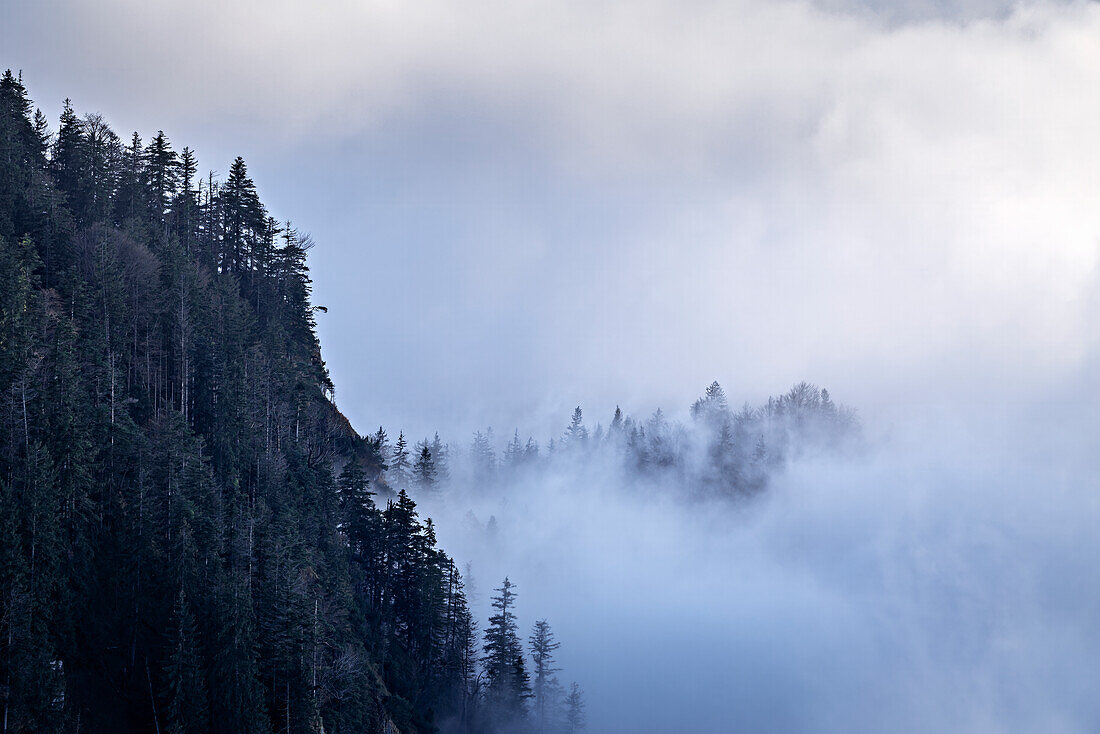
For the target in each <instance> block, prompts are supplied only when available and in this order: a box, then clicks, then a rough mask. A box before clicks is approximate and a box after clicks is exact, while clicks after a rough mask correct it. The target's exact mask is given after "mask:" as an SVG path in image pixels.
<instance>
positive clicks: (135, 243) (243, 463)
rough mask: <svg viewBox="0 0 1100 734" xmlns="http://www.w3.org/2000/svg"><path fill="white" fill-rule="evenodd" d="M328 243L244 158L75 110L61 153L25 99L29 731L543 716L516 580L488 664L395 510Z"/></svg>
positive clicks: (453, 575)
mask: <svg viewBox="0 0 1100 734" xmlns="http://www.w3.org/2000/svg"><path fill="white" fill-rule="evenodd" d="M310 246H311V245H310V241H309V238H308V237H305V236H302V235H301V234H299V233H298V232H297V231H295V230H294V228H293V227H291V226H290V225H289V224H280V223H279V222H277V221H276V220H275V219H274V218H273V217H272V216H270V215H269V214H268V212H267V210H266V209H265V207H264V206H263V204H262V203H261V202H260V199H259V197H258V195H257V192H256V188H255V186H254V184H253V182H252V181H251V179H250V178H249V176H248V171H247V169H246V167H245V164H244V162H243V161H242V160H241V159H240V158H238V159H237V160H236V161H234V162H233V164H232V166H231V167H230V171H229V175H228V178H227V180H226V181H224V182H219V181H215V180H214V179H213V177H212V176H209V177H207V179H206V180H199V179H198V178H197V163H196V159H195V155H194V153H193V152H192V151H191V150H189V149H188V148H184V149H183V150H182V151H181V152H179V153H177V152H175V151H174V150H173V148H172V146H171V144H170V143H169V140H168V138H167V137H166V136H165V135H164V134H163V133H158V134H157V135H156V136H155V137H154V138H153V139H152V140H151V141H149V142H148V143H147V144H143V143H142V141H141V139H140V138H139V137H138V135H137V134H136V133H135V134H134V135H133V136H132V137H131V138H130V140H129V141H128V142H126V143H123V141H121V140H120V139H119V137H118V136H117V135H116V134H115V133H114V132H113V131H112V130H111V129H110V127H109V126H108V125H107V124H106V123H105V122H104V120H103V119H102V118H101V117H100V116H98V115H85V116H83V117H78V116H77V114H76V112H74V111H73V109H72V108H71V106H70V105H68V104H66V105H65V110H64V113H63V115H62V116H61V120H60V125H59V128H58V130H57V132H56V133H53V132H51V130H50V127H49V124H48V123H47V121H46V120H45V118H44V117H43V115H42V114H41V112H36V113H34V114H32V112H31V105H30V102H29V100H28V98H27V93H26V90H25V89H24V87H23V85H22V82H21V80H20V79H17V78H16V77H14V76H13V75H12V74H11V73H10V72H9V73H7V74H5V75H4V76H3V79H2V80H0V273H2V274H3V277H2V278H0V390H2V394H3V398H2V402H0V421H2V432H0V443H2V449H0V706H2V709H3V711H2V720H3V728H4V731H9V730H11V731H28V732H29V731H35V732H47V731H72V732H76V731H110V732H118V731H157V732H160V731H170V732H200V731H214V732H226V733H230V732H232V733H233V734H238V733H240V732H269V731H279V732H291V731H293V732H318V731H325V732H364V731H382V730H383V728H386V727H391V728H392V725H393V724H396V725H397V726H398V727H399V728H400V729H401V730H402V731H406V732H408V731H430V730H432V729H434V728H436V727H437V726H438V725H440V723H444V722H445V723H447V726H448V727H450V728H452V729H456V730H463V731H491V730H493V729H494V727H495V726H497V725H498V724H499V725H501V726H504V725H506V722H505V723H501V722H503V721H504V719H503V715H498V709H499V710H503V708H504V707H507V706H512V707H513V708H515V709H516V710H517V711H519V712H520V713H524V712H525V711H526V706H527V703H526V702H527V699H528V698H529V696H530V695H531V694H530V684H529V675H528V673H527V672H526V670H525V658H526V655H525V653H524V651H523V648H522V647H521V646H520V644H519V642H518V637H517V631H516V629H515V625H514V617H513V616H512V611H513V610H512V608H511V606H512V604H513V597H514V593H513V592H512V591H511V590H510V588H509V587H508V584H506V585H505V587H504V590H503V591H502V596H504V597H506V601H505V603H504V604H503V606H504V609H503V610H502V611H501V612H500V614H499V615H498V616H499V617H500V618H499V619H497V620H496V621H495V622H494V621H493V620H490V624H489V627H488V630H487V634H486V645H485V647H484V649H482V646H481V644H480V643H481V640H480V639H479V636H478V634H477V630H476V626H475V622H474V620H473V619H472V617H471V615H470V613H469V611H468V609H467V606H466V601H465V597H464V593H463V586H462V581H461V578H460V576H459V574H458V572H457V570H456V568H455V565H454V563H453V562H452V561H451V559H449V558H448V557H447V556H446V555H444V554H443V553H442V552H441V551H440V550H439V549H437V548H436V544H435V534H434V529H433V527H432V524H431V521H430V520H429V521H427V522H423V521H421V519H420V518H419V517H418V515H417V512H416V507H415V504H414V503H413V502H412V501H411V500H410V499H409V498H408V497H407V496H406V495H405V494H403V493H402V494H400V495H399V496H397V497H396V498H395V499H394V500H393V501H392V502H389V503H387V505H386V507H385V508H384V509H383V508H379V507H377V506H376V505H375V504H374V502H373V500H372V498H371V495H372V492H371V491H370V489H369V486H370V485H369V483H370V481H371V480H372V479H374V478H375V477H376V476H377V475H378V472H379V470H380V469H381V462H380V460H379V457H378V455H377V453H376V452H375V451H374V450H373V445H372V444H371V443H369V442H367V441H365V440H363V439H361V438H360V437H359V436H358V435H356V433H355V432H354V430H352V428H351V426H350V424H349V423H348V421H347V420H346V419H345V418H344V417H343V416H342V415H341V414H340V413H339V412H338V411H337V410H336V408H335V407H334V405H333V403H332V402H331V399H330V398H331V391H332V384H331V383H330V381H329V377H328V374H327V372H326V369H325V365H324V363H323V361H322V360H321V356H320V348H319V344H318V341H317V338H316V335H315V329H314V319H313V315H314V309H315V307H314V306H312V305H311V303H310V279H309V273H308V269H307V267H306V253H307V251H308V250H309V248H310ZM494 634H495V635H496V636H495V637H493V636H492V635H494ZM550 639H551V640H552V637H551V638H550ZM494 644H495V645H496V647H497V648H501V649H500V650H496V648H494ZM517 650H518V651H519V656H520V657H519V658H518V659H514V658H509V659H504V658H502V657H501V655H505V656H507V655H512V654H513V653H515V652H516V651H517ZM551 651H552V648H551ZM497 653H499V654H497ZM547 659H549V658H547ZM544 672H545V671H544ZM537 682H538V683H540V684H543V683H546V681H545V680H540V681H537ZM498 704H499V705H498ZM578 710H579V709H578Z"/></svg>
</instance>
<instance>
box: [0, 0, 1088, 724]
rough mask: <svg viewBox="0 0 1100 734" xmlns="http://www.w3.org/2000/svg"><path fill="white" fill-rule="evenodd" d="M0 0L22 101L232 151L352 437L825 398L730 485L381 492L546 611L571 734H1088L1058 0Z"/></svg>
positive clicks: (1064, 38)
mask: <svg viewBox="0 0 1100 734" xmlns="http://www.w3.org/2000/svg"><path fill="white" fill-rule="evenodd" d="M4 15H5V16H6V17H5V19H4V22H3V23H0V65H10V66H12V67H13V68H16V69H20V68H21V69H22V70H23V72H24V76H25V79H26V81H27V84H28V87H29V89H30V93H31V96H32V97H33V98H34V99H35V101H36V102H37V103H38V104H41V105H42V107H43V108H44V109H45V110H46V111H47V112H48V113H50V115H51V119H54V120H56V116H57V111H58V110H59V109H60V101H61V100H62V99H63V98H64V97H66V96H71V97H72V98H73V100H74V103H75V104H76V106H77V108H78V110H79V111H81V112H84V111H95V110H100V111H102V112H103V113H104V114H105V116H106V117H107V118H108V119H110V120H111V121H112V124H114V125H115V127H116V129H117V130H119V131H120V132H125V131H128V130H130V129H133V128H135V127H137V128H139V129H140V130H142V132H143V133H144V134H146V135H148V134H151V133H155V132H156V130H158V129H164V130H165V131H166V132H167V133H168V134H169V136H170V137H171V139H172V140H173V142H174V144H175V145H176V147H177V148H181V147H182V146H183V145H190V146H191V147H193V148H195V149H197V150H198V154H199V160H200V165H201V166H202V167H203V169H204V170H205V169H208V168H212V169H215V170H220V171H224V170H225V169H226V167H227V165H228V162H229V161H230V160H231V159H232V156H233V155H236V154H238V153H240V154H242V155H244V156H245V158H246V160H248V162H249V164H250V171H251V173H252V175H253V176H254V177H255V179H256V181H257V184H258V185H259V187H260V190H261V192H262V195H263V199H264V201H265V202H270V203H271V206H272V209H273V214H275V215H276V216H278V217H280V218H285V217H289V218H292V219H294V221H295V224H296V225H297V226H299V227H300V228H301V229H303V230H304V231H309V232H311V233H312V235H313V238H314V239H315V240H316V241H317V243H318V247H317V248H316V249H315V250H314V251H313V252H312V253H311V267H312V269H313V275H314V278H315V296H316V301H317V302H318V303H319V304H323V305H325V306H328V307H329V311H328V312H327V313H324V314H318V321H319V331H320V334H321V339H322V344H323V347H324V355H325V358H326V360H327V364H328V366H329V368H330V370H331V372H332V375H333V377H334V380H335V383H336V385H337V393H336V395H337V399H338V403H339V407H340V408H341V410H342V411H344V412H345V413H346V414H347V415H348V416H349V417H350V418H351V419H352V422H353V424H354V425H355V426H356V428H357V429H358V430H359V431H360V432H361V433H367V432H368V431H372V430H373V429H374V428H375V427H376V426H378V425H379V424H383V425H385V426H386V428H387V430H389V432H390V436H391V438H393V437H395V436H396V434H397V432H398V430H400V429H405V430H406V431H407V432H408V433H409V434H410V436H411V438H412V439H417V438H419V437H421V436H425V435H431V434H432V432H434V431H435V430H440V431H441V432H443V434H444V439H445V440H448V441H451V442H452V443H453V444H454V445H455V446H456V447H464V446H466V445H468V443H469V440H470V434H471V432H472V431H473V430H474V429H475V428H484V427H485V426H488V425H492V426H494V427H495V428H496V429H497V437H498V445H497V447H496V448H497V450H498V451H500V450H501V449H502V447H503V440H506V439H507V438H508V437H509V436H510V435H511V431H512V429H513V427H515V426H519V427H520V430H521V431H529V432H531V433H532V434H533V435H534V436H535V437H536V438H538V439H540V441H541V442H542V444H543V447H544V448H545V445H546V439H548V438H549V437H550V436H552V435H553V436H555V437H560V432H561V430H562V429H563V428H564V426H565V425H566V424H567V423H568V420H569V411H570V410H572V407H573V406H574V405H576V404H577V403H581V404H582V405H583V406H584V407H585V413H586V418H587V422H588V425H589V427H594V426H595V423H596V421H597V420H601V421H603V423H604V426H605V427H606V425H607V420H608V418H609V417H610V414H611V411H612V410H613V409H614V407H615V404H616V402H617V401H618V402H621V404H622V405H623V407H624V409H627V410H628V412H631V413H634V414H635V415H637V416H640V417H642V418H643V419H644V417H645V416H647V415H648V414H649V413H650V412H652V411H653V410H654V409H655V408H657V407H663V408H664V409H665V410H668V411H670V413H672V414H673V415H679V416H680V418H681V419H682V420H684V421H685V422H687V421H689V419H688V418H687V417H686V408H687V406H688V405H689V404H690V401H691V400H693V399H694V398H695V396H696V395H697V394H698V392H699V390H700V389H701V387H702V386H704V385H706V384H707V383H708V382H709V381H710V380H712V379H718V380H719V381H721V382H722V383H723V385H725V387H726V389H727V391H728V394H729V397H730V399H731V402H732V403H733V404H734V405H735V406H736V405H738V404H739V403H740V401H741V400H748V401H751V402H753V403H754V404H758V403H759V402H760V401H761V400H762V399H763V398H764V397H765V396H766V395H767V394H769V393H770V392H771V393H776V392H779V391H782V390H784V389H786V387H788V386H789V385H791V384H793V383H794V382H796V381H798V380H802V379H807V380H814V381H817V382H819V383H822V384H824V385H826V386H827V387H829V388H830V390H833V391H834V392H835V395H836V396H837V397H838V398H839V399H841V400H843V401H844V402H845V403H847V404H849V405H850V406H852V407H853V408H855V409H857V410H858V411H859V414H860V415H861V416H862V418H863V444H864V445H863V447H862V449H861V450H860V451H854V452H852V451H850V452H844V453H842V454H836V453H820V452H818V453H810V454H806V455H802V456H800V457H797V458H792V459H791V460H790V461H787V462H785V463H784V466H782V467H781V468H778V469H776V470H775V471H773V472H772V474H771V478H770V482H769V483H768V486H767V489H766V490H765V491H764V492H762V493H758V494H755V495H753V496H751V497H740V498H734V499H730V498H702V499H701V498H697V497H688V496H685V494H684V493H683V492H682V491H680V488H679V487H678V486H677V485H676V483H675V482H673V481H669V482H668V483H667V486H665V485H662V484H661V483H659V482H658V483H657V484H656V485H646V486H643V487H639V486H637V485H636V484H634V483H633V482H630V481H626V480H624V477H628V476H629V475H624V474H623V473H621V472H619V471H617V470H615V469H614V468H612V467H608V466H605V465H600V464H597V465H585V468H584V469H583V470H579V471H578V470H573V469H570V468H568V467H562V466H556V467H552V468H550V469H547V470H545V471H538V472H534V473H531V474H529V475H528V476H527V477H526V478H525V479H524V480H523V481H517V482H514V483H510V484H508V485H507V486H502V487H499V488H493V489H491V490H484V489H483V488H478V489H475V488H473V487H471V486H466V483H465V482H463V481H457V482H456V485H455V486H452V487H449V488H447V489H446V490H445V491H443V492H442V493H441V495H440V496H425V497H417V500H418V501H419V502H420V503H421V507H422V509H423V510H424V514H426V515H429V516H431V517H433V518H434V520H435V522H436V525H437V530H438V535H439V539H440V543H441V546H442V547H443V548H444V549H445V550H446V551H447V552H448V553H450V554H451V555H453V556H454V557H455V559H456V561H458V563H459V564H460V566H462V565H464V564H465V563H466V562H469V563H470V564H471V565H470V567H471V570H472V576H473V579H474V580H475V581H476V586H477V589H478V597H477V603H476V604H475V611H476V613H477V616H478V617H479V619H480V621H481V622H482V625H484V622H485V619H486V617H487V612H488V603H489V597H490V595H491V593H492V589H493V588H495V587H496V586H498V585H499V584H500V581H501V580H502V579H503V577H504V576H505V575H508V576H509V577H510V578H511V580H512V581H513V582H515V583H516V584H517V586H518V594H519V613H520V619H521V623H522V628H523V630H524V632H526V630H527V629H529V628H530V625H531V623H532V622H533V621H534V620H535V619H537V618H542V617H546V618H547V619H548V620H549V621H550V623H551V624H552V625H553V627H554V629H555V631H556V633H557V635H558V639H559V640H560V642H561V643H562V647H561V649H560V651H559V662H560V664H561V666H562V667H563V669H564V670H563V672H562V673H561V678H562V680H563V682H567V681H569V680H574V679H575V680H576V681H577V682H579V683H580V684H581V685H582V686H583V687H584V689H585V691H586V695H587V699H588V704H589V720H590V730H591V731H593V732H616V731H622V732H673V731H675V732H723V731H740V730H745V731H775V732H801V731H806V732H810V731H813V732H822V731H825V732H828V731H837V732H841V731H843V732H852V731H886V732H910V731H912V732H934V731H959V732H1013V731H1018V732H1036V731H1043V732H1092V731H1097V730H1100V703H1097V701H1098V698H1100V697H1098V696H1097V695H1096V693H1097V691H1098V690H1100V680H1098V673H1097V672H1096V670H1097V665H1096V661H1097V660H1098V659H1100V625H1098V624H1097V620H1098V619H1100V579H1098V577H1097V571H1096V569H1095V560H1096V558H1098V557H1100V555H1098V554H1100V540H1098V538H1097V533H1096V528H1097V527H1100V525H1098V521H1100V500H1098V497H1100V493H1098V491H1097V490H1098V489H1100V487H1098V480H1097V476H1100V474H1098V470H1100V460H1097V459H1096V458H1094V457H1095V456H1097V455H1100V445H1098V444H1100V441H1098V439H1097V435H1098V434H1100V431H1098V428H1100V426H1098V425H1097V419H1096V416H1097V415H1098V414H1100V413H1098V412H1097V411H1098V409H1100V404H1098V401H1097V398H1096V394H1097V390H1096V385H1097V376H1098V374H1100V372H1098V370H1097V369H1096V364H1097V360H1096V358H1095V354H1096V347H1097V334H1100V328H1098V327H1100V318H1098V315H1100V309H1098V301H1097V294H1098V293H1100V288H1098V285H1100V281H1098V277H1097V263H1098V253H1100V250H1098V247H1097V244H1098V242H1100V207H1098V206H1097V203H1098V202H1100V175H1098V172H1100V144H1098V138H1097V135H1096V131H1097V130H1098V129H1100V95H1097V93H1096V90H1097V89H1100V7H1098V6H1097V5H1096V4H1095V3H1088V2H1044V1H1037V2H1001V1H1000V0H978V1H977V2H968V3H941V2H935V1H932V0H929V1H927V2H926V1H922V0H908V1H907V2H901V3H892V2H878V1H877V0H818V1H816V2H770V1H766V0H741V1H738V2H732V3H713V2H691V3H681V2H663V1H661V0H647V1H646V2H642V3H638V4H635V5H632V6H629V7H626V6H615V5H612V4H605V3H593V2H589V0H583V1H579V2H532V3H520V4H515V3H500V2H493V1H492V0H478V2H472V3H462V4H453V3H446V2H424V3H417V4H416V5H415V7H414V6H412V5H401V4H394V3H387V2H365V1H364V2H355V3H352V2H326V3H316V4H310V5H306V4H293V3H287V2H279V3H271V4H266V5H265V6H264V7H263V8H262V9H261V8H260V7H259V6H258V4H256V3H251V2H245V1H243V0H238V1H235V2H219V3H214V2H199V3H155V4H151V3H145V2H136V0H133V1H131V0H111V1H110V2H103V3H95V4H74V3H64V2H56V1H53V0H51V1H50V2H41V3H11V4H10V5H6V6H5V7H4ZM124 137H125V135H124ZM522 435H523V437H524V438H525V437H526V433H523V434H522ZM470 513H472V515H473V516H474V518H475V519H476V522H475V521H471V519H470V518H469V514H470ZM490 517H493V518H495V525H496V528H497V529H496V532H495V534H490V533H488V532H487V531H486V530H485V529H484V526H485V524H486V523H487V522H488V520H489V518H490Z"/></svg>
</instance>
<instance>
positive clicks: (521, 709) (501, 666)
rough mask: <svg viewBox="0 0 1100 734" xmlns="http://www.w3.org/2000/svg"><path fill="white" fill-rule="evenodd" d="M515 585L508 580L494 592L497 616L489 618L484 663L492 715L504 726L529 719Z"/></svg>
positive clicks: (487, 693) (526, 681) (527, 686)
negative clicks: (527, 717)
mask: <svg viewBox="0 0 1100 734" xmlns="http://www.w3.org/2000/svg"><path fill="white" fill-rule="evenodd" d="M513 589H515V585H514V584H512V582H511V581H510V580H509V579H508V578H507V577H505V579H504V583H503V585H502V586H501V587H500V588H498V589H495V591H496V592H497V596H494V597H493V601H492V606H493V609H495V610H496V613H495V614H493V615H491V616H490V617H489V626H488V627H487V628H486V629H485V645H484V651H485V652H484V655H483V656H482V659H481V660H482V664H483V666H484V668H485V674H486V678H487V681H488V684H487V691H486V695H487V697H488V701H489V707H490V709H491V712H492V715H493V716H494V717H495V718H496V719H497V720H498V721H499V722H500V723H501V724H503V725H512V726H514V725H516V724H517V723H518V722H520V721H522V720H523V719H524V718H525V717H526V708H525V702H526V699H527V697H528V696H529V695H530V689H529V683H528V680H527V677H526V672H525V670H524V665H523V648H522V647H521V645H520V641H519V634H518V630H517V626H516V615H515V611H514V609H515V599H516V595H515V592H514V591H513Z"/></svg>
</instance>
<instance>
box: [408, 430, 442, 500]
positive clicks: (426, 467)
mask: <svg viewBox="0 0 1100 734" xmlns="http://www.w3.org/2000/svg"><path fill="white" fill-rule="evenodd" d="M417 447H418V448H419V449H420V450H419V452H418V455H417V457H416V464H415V465H414V466H413V482H414V483H415V484H416V486H417V487H418V488H419V489H420V490H421V491H423V492H432V491H434V490H435V488H436V481H437V480H436V468H435V459H434V458H432V450H431V449H430V448H429V447H428V441H427V439H425V440H424V441H423V442H421V443H419V444H417Z"/></svg>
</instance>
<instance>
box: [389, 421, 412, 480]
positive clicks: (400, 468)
mask: <svg viewBox="0 0 1100 734" xmlns="http://www.w3.org/2000/svg"><path fill="white" fill-rule="evenodd" d="M410 469H411V464H410V462H409V443H408V441H407V440H406V438H405V432H404V431H401V432H400V433H398V434H397V440H396V441H395V442H394V444H393V451H392V453H391V454H390V461H389V468H388V469H387V471H388V476H389V480H390V484H391V485H393V486H394V487H395V488H398V489H403V488H405V487H407V486H408V484H409V479H410V478H411V476H410Z"/></svg>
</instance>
